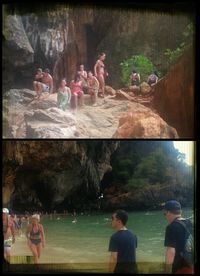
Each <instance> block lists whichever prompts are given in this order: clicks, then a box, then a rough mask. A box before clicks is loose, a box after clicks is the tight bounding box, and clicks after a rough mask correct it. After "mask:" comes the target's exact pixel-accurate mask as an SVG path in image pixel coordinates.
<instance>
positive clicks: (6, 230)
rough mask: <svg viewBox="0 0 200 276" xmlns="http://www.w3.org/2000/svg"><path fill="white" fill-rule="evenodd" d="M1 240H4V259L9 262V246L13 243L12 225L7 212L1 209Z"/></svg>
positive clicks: (5, 209)
mask: <svg viewBox="0 0 200 276" xmlns="http://www.w3.org/2000/svg"><path fill="white" fill-rule="evenodd" d="M3 238H4V258H5V259H6V260H9V258H10V255H11V246H12V244H13V243H14V242H15V228H14V223H13V222H12V221H11V219H10V218H9V210H8V209H7V208H3Z"/></svg>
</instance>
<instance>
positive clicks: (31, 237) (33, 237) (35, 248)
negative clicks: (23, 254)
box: [26, 214, 45, 264]
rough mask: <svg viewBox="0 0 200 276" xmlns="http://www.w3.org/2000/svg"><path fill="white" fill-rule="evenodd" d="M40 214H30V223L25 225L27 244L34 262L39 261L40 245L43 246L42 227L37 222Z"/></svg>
mask: <svg viewBox="0 0 200 276" xmlns="http://www.w3.org/2000/svg"><path fill="white" fill-rule="evenodd" d="M39 220H40V216H39V215H38V214H35V215H32V217H31V223H30V224H29V225H28V226H27V230H26V237H27V239H28V246H29V248H30V250H31V252H32V254H33V256H34V263H35V264H37V263H38V262H39V258H40V255H41V250H42V247H43V248H44V246H45V236H44V228H43V226H42V224H40V223H39Z"/></svg>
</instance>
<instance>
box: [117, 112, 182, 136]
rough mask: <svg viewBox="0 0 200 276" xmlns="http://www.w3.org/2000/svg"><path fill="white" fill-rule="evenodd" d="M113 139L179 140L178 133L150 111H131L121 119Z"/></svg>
mask: <svg viewBox="0 0 200 276" xmlns="http://www.w3.org/2000/svg"><path fill="white" fill-rule="evenodd" d="M113 138H162V139H167V138H169V139H173V138H179V137H178V134H177V131H176V130H175V129H174V128H173V127H171V126H169V125H168V124H167V123H166V122H165V121H164V120H163V119H162V118H161V117H160V116H158V115H157V114H155V113H153V112H152V111H151V110H150V109H149V110H146V111H142V112H141V111H130V112H128V113H126V114H125V115H123V116H122V117H121V118H120V119H119V127H118V129H117V131H116V132H115V134H114V135H113Z"/></svg>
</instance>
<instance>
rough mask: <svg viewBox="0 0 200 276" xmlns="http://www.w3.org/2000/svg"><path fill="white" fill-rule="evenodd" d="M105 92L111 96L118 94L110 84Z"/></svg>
mask: <svg viewBox="0 0 200 276" xmlns="http://www.w3.org/2000/svg"><path fill="white" fill-rule="evenodd" d="M105 93H106V94H108V95H111V96H115V95H116V91H115V89H113V88H112V87H111V86H108V85H106V86H105Z"/></svg>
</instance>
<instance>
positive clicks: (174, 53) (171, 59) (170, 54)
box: [164, 23, 194, 66]
mask: <svg viewBox="0 0 200 276" xmlns="http://www.w3.org/2000/svg"><path fill="white" fill-rule="evenodd" d="M193 34H194V25H193V23H190V24H188V25H187V27H186V28H185V30H184V32H183V36H184V41H183V42H182V43H181V44H180V45H179V46H178V47H177V48H176V49H174V50H171V49H169V48H167V49H166V50H165V51H164V55H165V56H166V57H167V63H168V65H169V66H170V65H172V64H175V62H176V61H177V59H178V58H179V57H180V56H181V55H182V53H183V52H184V50H185V48H186V47H187V46H188V45H189V44H190V43H191V41H192V39H193V38H192V36H193Z"/></svg>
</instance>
